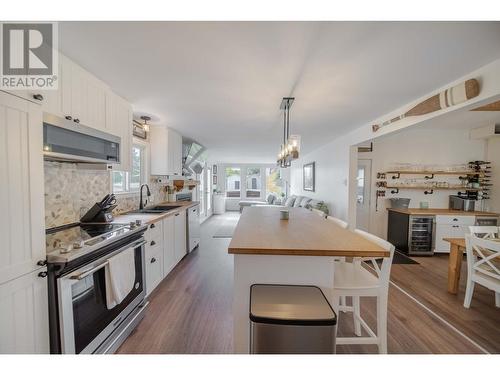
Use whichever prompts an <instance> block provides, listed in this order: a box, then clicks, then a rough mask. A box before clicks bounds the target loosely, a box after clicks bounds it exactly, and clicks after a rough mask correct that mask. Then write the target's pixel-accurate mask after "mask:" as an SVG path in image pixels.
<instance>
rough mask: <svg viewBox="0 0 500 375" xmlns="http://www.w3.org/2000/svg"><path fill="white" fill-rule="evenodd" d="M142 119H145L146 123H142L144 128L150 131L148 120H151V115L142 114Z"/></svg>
mask: <svg viewBox="0 0 500 375" xmlns="http://www.w3.org/2000/svg"><path fill="white" fill-rule="evenodd" d="M141 120H142V121H144V124H142V128H143V129H144V131H146V132H148V131H149V124H148V121H151V117H149V116H141Z"/></svg>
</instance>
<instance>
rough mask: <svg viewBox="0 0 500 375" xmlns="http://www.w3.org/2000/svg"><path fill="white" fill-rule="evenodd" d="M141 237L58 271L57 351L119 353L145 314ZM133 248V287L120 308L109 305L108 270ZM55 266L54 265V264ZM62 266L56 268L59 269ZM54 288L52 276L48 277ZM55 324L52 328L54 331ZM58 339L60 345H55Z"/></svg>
mask: <svg viewBox="0 0 500 375" xmlns="http://www.w3.org/2000/svg"><path fill="white" fill-rule="evenodd" d="M145 243H146V241H145V240H144V238H143V237H142V236H140V237H139V238H137V237H136V238H134V239H133V240H131V241H130V240H128V241H127V240H126V239H125V240H124V241H121V242H118V243H115V244H112V245H110V246H108V247H107V248H106V249H100V251H97V253H99V254H98V255H97V254H95V256H94V257H93V258H90V259H87V260H86V261H84V262H81V264H76V265H75V264H73V265H69V266H68V265H65V266H64V267H62V268H60V269H59V271H56V272H53V277H52V279H53V284H54V285H53V288H52V292H51V294H52V296H53V297H54V301H55V306H53V307H54V310H56V311H53V312H55V314H52V316H53V317H54V316H56V317H57V318H56V319H55V321H54V320H53V321H52V322H51V323H52V324H53V325H56V324H57V329H55V331H57V332H58V334H57V336H58V337H56V339H55V340H53V338H52V337H51V351H52V352H55V353H75V354H79V353H82V354H84V353H108V352H114V351H115V350H116V349H117V348H118V347H119V345H120V344H121V343H122V342H123V341H124V340H125V338H126V337H127V336H128V334H129V333H130V331H131V330H132V329H133V328H134V327H135V326H136V325H137V323H138V321H140V319H142V316H143V315H144V309H145V306H146V303H145V301H144V298H145V295H146V292H145V291H146V287H145V264H144V260H145V255H144V249H145V247H144V244H145ZM131 248H133V249H134V263H135V281H134V286H133V289H132V291H130V293H129V294H128V295H127V296H126V297H125V298H124V299H123V300H122V302H121V303H119V304H118V305H116V306H115V307H113V308H111V309H108V308H107V305H106V284H105V283H106V281H105V280H106V278H105V268H106V265H107V262H108V260H109V259H110V258H111V257H113V256H115V255H116V254H118V253H120V252H122V251H125V250H129V249H131ZM53 268H54V267H53ZM56 269H57V267H56ZM49 290H50V279H49ZM52 328H54V327H51V329H52ZM53 342H55V343H56V345H53Z"/></svg>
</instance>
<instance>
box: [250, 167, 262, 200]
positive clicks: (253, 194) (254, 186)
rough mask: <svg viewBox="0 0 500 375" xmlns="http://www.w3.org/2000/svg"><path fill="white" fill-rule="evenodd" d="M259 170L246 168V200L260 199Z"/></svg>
mask: <svg viewBox="0 0 500 375" xmlns="http://www.w3.org/2000/svg"><path fill="white" fill-rule="evenodd" d="M260 190H261V182H260V168H247V185H246V195H247V198H260Z"/></svg>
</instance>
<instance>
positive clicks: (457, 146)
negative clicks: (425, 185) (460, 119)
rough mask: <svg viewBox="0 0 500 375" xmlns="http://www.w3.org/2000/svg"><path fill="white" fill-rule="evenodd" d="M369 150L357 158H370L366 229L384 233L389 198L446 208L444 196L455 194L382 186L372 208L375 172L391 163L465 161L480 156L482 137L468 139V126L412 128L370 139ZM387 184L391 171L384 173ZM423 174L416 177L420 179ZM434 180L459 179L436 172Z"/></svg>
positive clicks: (483, 154)
mask: <svg viewBox="0 0 500 375" xmlns="http://www.w3.org/2000/svg"><path fill="white" fill-rule="evenodd" d="M373 149H374V150H373V152H371V153H362V154H360V155H359V158H363V159H371V160H372V176H371V181H372V183H371V207H370V232H371V233H374V234H376V235H377V236H380V237H382V238H385V237H386V234H387V210H386V207H390V202H389V198H391V197H396V198H410V199H411V201H410V207H419V205H420V202H421V201H425V202H429V207H431V208H448V199H449V198H448V197H449V195H450V194H456V193H457V192H456V191H454V190H434V193H433V194H429V195H425V194H424V191H423V190H406V189H401V190H400V191H399V194H391V193H390V190H391V189H387V190H386V198H379V204H378V211H377V212H376V211H375V199H376V189H377V188H376V187H375V181H377V179H376V177H377V172H385V171H388V170H391V169H394V163H417V164H438V165H449V164H466V163H468V162H469V161H473V160H484V159H485V157H486V141H484V140H470V137H469V131H468V130H443V129H421V128H413V129H408V130H406V131H404V132H401V133H397V134H391V135H388V136H386V137H383V138H379V139H377V140H375V141H374V142H373ZM387 177H388V178H387V179H386V181H387V183H388V184H390V183H391V181H392V179H391V175H388V176H387ZM415 177H418V176H415V175H411V176H410V175H402V176H401V178H402V179H406V178H415ZM423 177H424V176H422V177H420V178H422V179H423ZM435 180H436V181H448V182H452V183H460V180H459V179H458V177H457V176H436V177H435Z"/></svg>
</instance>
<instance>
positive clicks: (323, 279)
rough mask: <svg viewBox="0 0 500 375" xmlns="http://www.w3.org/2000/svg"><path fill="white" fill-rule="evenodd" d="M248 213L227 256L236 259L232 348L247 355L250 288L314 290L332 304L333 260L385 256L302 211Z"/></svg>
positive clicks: (259, 209)
mask: <svg viewBox="0 0 500 375" xmlns="http://www.w3.org/2000/svg"><path fill="white" fill-rule="evenodd" d="M281 209H283V208H282V207H246V208H245V209H244V210H243V214H242V215H241V217H240V220H239V222H238V225H237V227H236V230H235V232H234V235H233V238H232V240H231V242H230V244H229V248H228V252H229V253H230V254H234V286H233V326H234V328H233V339H234V340H233V345H234V352H235V353H241V354H245V353H249V343H250V342H249V341H250V321H249V303H250V286H251V285H252V284H259V283H262V284H291V285H316V286H318V287H320V288H321V289H322V290H323V293H324V294H325V296H326V297H327V298H328V299H329V301H330V303H332V298H331V288H332V286H333V283H334V268H333V261H334V259H335V257H344V256H345V257H373V256H377V257H386V256H389V252H388V251H386V250H385V249H383V248H381V247H380V246H378V245H376V244H374V243H372V242H370V241H368V240H366V239H364V238H363V237H361V236H359V235H357V234H355V233H353V232H351V231H349V230H347V229H342V228H341V227H340V226H338V225H336V224H335V223H333V222H332V221H329V220H326V219H324V218H322V217H320V216H318V215H317V214H315V213H313V212H311V211H309V210H307V209H304V208H290V209H289V211H290V218H289V220H280V212H279V211H280V210H281Z"/></svg>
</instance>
